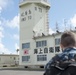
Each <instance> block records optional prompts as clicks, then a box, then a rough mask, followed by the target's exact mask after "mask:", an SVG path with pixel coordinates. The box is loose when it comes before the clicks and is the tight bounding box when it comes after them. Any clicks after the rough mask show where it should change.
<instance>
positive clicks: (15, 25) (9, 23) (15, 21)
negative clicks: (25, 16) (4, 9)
mask: <svg viewBox="0 0 76 75" xmlns="http://www.w3.org/2000/svg"><path fill="white" fill-rule="evenodd" d="M3 24H4V25H6V26H8V27H10V28H18V29H19V15H17V16H15V17H14V18H13V19H12V20H5V19H3Z"/></svg>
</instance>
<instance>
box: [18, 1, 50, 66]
mask: <svg viewBox="0 0 76 75" xmlns="http://www.w3.org/2000/svg"><path fill="white" fill-rule="evenodd" d="M19 9H20V24H19V25H20V64H23V65H25V63H23V61H24V60H27V61H29V59H30V60H31V56H32V57H33V55H32V50H33V48H32V45H33V43H32V44H31V42H32V41H33V38H34V37H38V36H43V35H44V36H47V35H48V34H49V24H48V11H49V9H50V4H49V2H48V0H20V3H19ZM28 55H29V56H28ZM25 56H27V57H25ZM27 64H28V63H27Z"/></svg>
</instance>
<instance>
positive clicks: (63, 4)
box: [0, 0, 76, 54]
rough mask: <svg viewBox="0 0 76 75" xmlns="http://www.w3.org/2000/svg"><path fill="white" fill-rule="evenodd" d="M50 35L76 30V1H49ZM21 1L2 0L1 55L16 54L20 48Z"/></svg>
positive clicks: (0, 1)
mask: <svg viewBox="0 0 76 75" xmlns="http://www.w3.org/2000/svg"><path fill="white" fill-rule="evenodd" d="M49 3H50V4H51V8H50V10H49V28H50V33H51V32H53V31H55V30H56V22H57V23H58V27H59V30H60V31H63V30H64V29H65V25H64V20H65V21H66V29H70V27H71V29H74V28H75V26H76V0H49ZM18 5H19V0H0V53H12V54H13V53H16V49H17V48H19V7H18Z"/></svg>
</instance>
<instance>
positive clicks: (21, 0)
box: [20, 0, 48, 3]
mask: <svg viewBox="0 0 76 75" xmlns="http://www.w3.org/2000/svg"><path fill="white" fill-rule="evenodd" d="M25 1H32V2H33V1H35V2H39V1H44V2H47V1H48V0H20V3H22V2H25Z"/></svg>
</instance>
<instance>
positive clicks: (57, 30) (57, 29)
mask: <svg viewBox="0 0 76 75" xmlns="http://www.w3.org/2000/svg"><path fill="white" fill-rule="evenodd" d="M56 32H57V33H59V27H58V23H57V22H56Z"/></svg>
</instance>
